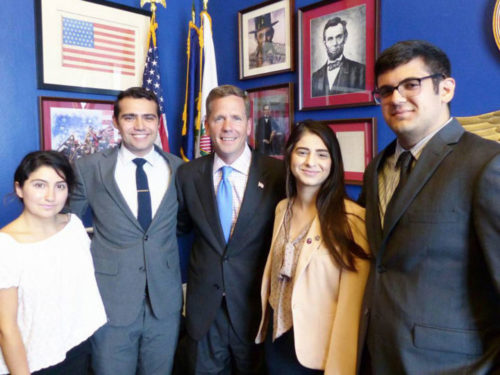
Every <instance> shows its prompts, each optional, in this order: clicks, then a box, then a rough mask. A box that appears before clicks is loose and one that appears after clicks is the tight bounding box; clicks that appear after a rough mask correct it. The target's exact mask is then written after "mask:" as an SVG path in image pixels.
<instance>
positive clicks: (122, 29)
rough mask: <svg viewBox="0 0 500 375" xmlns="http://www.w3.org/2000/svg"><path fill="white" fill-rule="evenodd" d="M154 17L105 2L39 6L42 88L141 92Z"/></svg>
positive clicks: (38, 2) (69, 0)
mask: <svg viewBox="0 0 500 375" xmlns="http://www.w3.org/2000/svg"><path fill="white" fill-rule="evenodd" d="M150 14H151V13H150V12H147V11H143V10H139V9H135V8H132V7H126V6H123V5H118V4H114V3H109V2H105V1H96V0H92V1H81V0H79V1H77V0H35V20H36V28H37V33H36V35H37V58H38V88H41V89H51V90H62V91H78V92H87V93H98V94H108V95H116V94H117V93H118V92H119V91H122V90H125V89H127V88H129V87H131V86H140V85H141V83H142V74H143V70H144V62H145V61H146V53H147V38H148V31H149V22H150Z"/></svg>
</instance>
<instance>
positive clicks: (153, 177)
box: [115, 145, 171, 217]
mask: <svg viewBox="0 0 500 375" xmlns="http://www.w3.org/2000/svg"><path fill="white" fill-rule="evenodd" d="M135 158H138V156H137V155H134V154H133V153H132V152H130V151H129V150H128V149H127V148H126V147H124V146H123V145H122V146H120V150H119V151H118V158H117V160H116V167H115V181H116V184H117V185H118V188H119V189H120V192H121V193H122V195H123V198H125V201H126V202H127V204H128V206H129V208H130V210H131V211H132V213H133V214H134V216H135V217H137V185H136V179H135V171H136V169H137V166H136V165H135V163H134V162H133V161H132V160H134V159H135ZM143 159H146V164H144V167H143V168H144V172H146V176H147V177H148V185H149V193H150V195H151V213H152V216H153V217H154V216H155V213H156V211H157V210H158V207H159V206H160V203H161V201H162V199H163V197H164V196H165V192H166V191H167V187H168V185H169V183H170V172H171V171H170V167H169V165H168V163H167V161H166V160H165V158H163V156H161V155H160V154H159V153H157V152H156V151H155V149H154V148H153V149H152V150H151V151H150V152H149V153H148V154H147V155H146V156H144V157H143Z"/></svg>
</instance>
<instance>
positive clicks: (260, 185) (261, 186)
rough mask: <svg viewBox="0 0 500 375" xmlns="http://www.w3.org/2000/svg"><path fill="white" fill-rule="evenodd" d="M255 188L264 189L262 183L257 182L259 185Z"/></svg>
mask: <svg viewBox="0 0 500 375" xmlns="http://www.w3.org/2000/svg"><path fill="white" fill-rule="evenodd" d="M257 186H258V187H259V188H261V189H264V184H263V183H262V182H260V181H259V183H258V184H257Z"/></svg>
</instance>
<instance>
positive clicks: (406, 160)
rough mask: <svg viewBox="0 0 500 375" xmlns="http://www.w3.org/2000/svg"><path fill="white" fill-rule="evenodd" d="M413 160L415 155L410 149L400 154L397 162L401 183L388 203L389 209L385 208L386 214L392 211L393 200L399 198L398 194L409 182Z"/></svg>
mask: <svg viewBox="0 0 500 375" xmlns="http://www.w3.org/2000/svg"><path fill="white" fill-rule="evenodd" d="M412 162H413V155H412V154H411V152H410V151H404V152H402V153H401V155H399V158H398V161H397V162H396V166H398V167H399V183H398V186H396V190H394V193H393V194H392V197H391V200H390V201H389V203H388V204H387V209H386V210H385V215H386V216H387V213H388V212H389V211H390V208H391V206H392V205H393V202H395V201H396V200H397V197H398V195H399V194H401V191H402V190H403V188H404V186H405V185H406V183H407V182H408V177H409V176H410V172H411V165H412Z"/></svg>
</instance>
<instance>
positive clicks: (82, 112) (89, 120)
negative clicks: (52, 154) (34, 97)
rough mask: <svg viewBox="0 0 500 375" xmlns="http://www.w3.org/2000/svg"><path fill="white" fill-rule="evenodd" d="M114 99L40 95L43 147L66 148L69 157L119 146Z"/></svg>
mask: <svg viewBox="0 0 500 375" xmlns="http://www.w3.org/2000/svg"><path fill="white" fill-rule="evenodd" d="M113 103H114V102H113V101H109V100H90V99H70V98H55V97H48V96H40V97H39V106H40V129H41V134H40V139H41V143H42V144H41V146H42V150H57V151H61V152H63V153H64V154H65V155H66V156H67V157H68V159H69V160H71V161H72V160H74V159H77V158H79V157H81V156H83V155H89V154H93V153H95V152H98V151H102V150H104V149H107V148H110V147H115V146H117V145H118V143H119V142H120V135H119V133H118V131H117V130H116V129H115V127H114V126H113Z"/></svg>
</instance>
